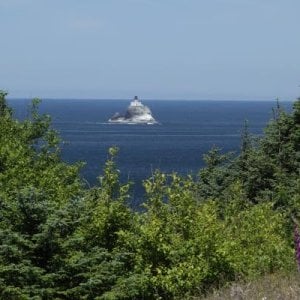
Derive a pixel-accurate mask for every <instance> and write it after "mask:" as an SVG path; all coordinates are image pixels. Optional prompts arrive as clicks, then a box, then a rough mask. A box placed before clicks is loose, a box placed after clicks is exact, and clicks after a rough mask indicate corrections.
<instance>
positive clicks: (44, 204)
mask: <svg viewBox="0 0 300 300" xmlns="http://www.w3.org/2000/svg"><path fill="white" fill-rule="evenodd" d="M5 96H6V94H5V93H4V92H1V93H0V299H5V300H9V299H11V300H18V299H22V300H23V299H34V300H38V299H69V300H74V299H75V300H76V299H192V298H193V297H205V295H207V294H209V295H211V293H212V291H213V290H214V289H216V288H222V287H226V286H228V285H230V283H231V282H235V281H236V282H238V281H239V282H255V281H257V280H260V278H266V276H268V274H269V276H273V275H270V274H277V273H280V274H289V273H290V274H294V273H295V272H296V270H297V260H296V259H295V241H294V238H295V237H296V239H295V240H296V244H297V243H298V244H300V241H299V238H298V240H297V232H298V221H299V220H300V176H299V175H300V100H297V101H295V103H294V109H293V111H292V113H290V114H288V113H286V112H284V111H283V110H282V109H281V108H280V106H278V107H277V108H275V109H274V112H273V119H272V120H271V121H270V123H269V124H268V125H267V127H266V129H265V135H264V136H263V137H262V138H255V137H252V136H251V135H250V134H249V132H248V130H247V124H245V128H244V131H243V136H242V143H241V151H240V154H238V155H233V154H231V153H229V154H223V153H221V152H220V150H219V149H212V150H211V151H210V152H209V153H207V154H206V155H204V160H205V163H206V166H205V167H204V168H203V169H201V170H199V173H198V176H196V177H192V176H185V177H183V176H180V175H178V174H176V173H173V174H164V173H161V172H160V171H159V170H157V171H156V172H155V173H154V174H153V176H152V177H151V178H149V179H147V180H145V181H144V187H145V199H146V200H145V202H144V204H143V209H142V210H141V211H140V212H136V211H133V210H132V209H130V208H129V206H128V202H129V201H130V186H131V183H121V182H120V180H119V175H120V174H119V172H118V169H117V165H116V157H117V152H118V151H117V149H116V148H111V149H109V150H108V159H107V161H106V163H105V165H104V166H103V171H102V173H101V175H100V176H99V183H98V185H97V186H95V187H92V188H87V187H86V186H85V185H84V181H83V180H82V179H81V178H80V175H79V172H80V168H81V167H82V165H81V164H75V165H70V164H66V163H65V162H63V161H62V160H61V158H60V147H59V145H60V139H59V136H58V135H57V133H56V132H55V131H53V130H52V129H51V121H50V117H49V116H47V115H39V113H38V111H37V106H38V101H37V100H33V103H32V107H31V111H30V114H29V117H28V119H26V120H24V121H18V120H16V119H14V118H13V114H12V111H11V109H10V108H9V107H8V106H7V104H6V101H5ZM99 173H100V172H99ZM298 258H299V259H300V245H298ZM274 276H275V275H274ZM269 278H272V277H269ZM193 299H194V298H193ZM197 299H198V298H197Z"/></svg>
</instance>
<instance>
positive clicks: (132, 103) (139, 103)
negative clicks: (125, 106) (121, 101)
mask: <svg viewBox="0 0 300 300" xmlns="http://www.w3.org/2000/svg"><path fill="white" fill-rule="evenodd" d="M130 106H143V104H142V103H141V101H140V100H139V98H138V96H134V99H133V100H132V101H131V103H130Z"/></svg>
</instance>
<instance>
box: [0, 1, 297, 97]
mask: <svg viewBox="0 0 300 300" xmlns="http://www.w3.org/2000/svg"><path fill="white" fill-rule="evenodd" d="M299 12H300V1H299V0H85V1H83V0H6V1H5V0H0V36H1V42H0V89H4V90H6V91H8V92H9V96H10V97H12V98H17V97H29V98H32V97H40V98H89V99H90V98H95V99H129V98H132V97H133V96H134V95H138V96H139V97H140V98H141V99H191V100H193V99H199V100H201V99H203V100H204V99H212V100H274V99H275V98H277V97H278V98H279V99H281V100H294V99H295V98H297V97H299V96H300V87H299V86H300V17H299Z"/></svg>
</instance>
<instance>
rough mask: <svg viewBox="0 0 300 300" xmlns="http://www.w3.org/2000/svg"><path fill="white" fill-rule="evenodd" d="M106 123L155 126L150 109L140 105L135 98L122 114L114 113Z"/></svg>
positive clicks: (155, 122)
mask: <svg viewBox="0 0 300 300" xmlns="http://www.w3.org/2000/svg"><path fill="white" fill-rule="evenodd" d="M108 122H110V123H122V124H157V121H156V120H155V119H154V117H153V116H152V113H151V110H150V108H149V107H148V106H146V105H144V104H142V102H141V101H140V100H139V99H138V97H137V96H135V97H134V99H133V100H132V101H131V102H130V105H129V106H128V108H127V110H126V112H125V113H124V114H120V113H115V114H114V115H113V116H112V117H111V118H110V119H109V120H108Z"/></svg>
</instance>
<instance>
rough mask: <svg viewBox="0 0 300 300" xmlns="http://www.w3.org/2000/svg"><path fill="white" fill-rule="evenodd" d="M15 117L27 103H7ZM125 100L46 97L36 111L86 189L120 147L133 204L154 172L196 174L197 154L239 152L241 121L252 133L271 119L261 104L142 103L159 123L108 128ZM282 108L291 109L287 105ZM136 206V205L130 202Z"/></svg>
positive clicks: (121, 164)
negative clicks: (48, 120) (79, 166)
mask: <svg viewBox="0 0 300 300" xmlns="http://www.w3.org/2000/svg"><path fill="white" fill-rule="evenodd" d="M9 102H10V104H11V105H12V106H13V107H14V109H15V115H16V117H18V118H20V119H22V118H24V117H25V116H26V115H27V107H28V104H29V103H30V101H29V100H25V99H15V100H12V99H11V100H10V101H9ZM129 102H130V101H129V100H128V101H126V100H71V99H68V100H63V99H46V100H43V102H42V104H41V105H40V111H41V112H42V113H47V114H50V115H51V116H52V120H53V127H54V128H55V129H57V130H58V131H59V133H60V134H61V136H62V138H63V140H64V141H65V143H64V144H63V146H62V147H63V149H62V156H63V159H64V160H65V161H68V162H76V161H79V160H80V161H85V162H86V163H87V164H86V166H85V167H84V169H83V170H82V176H84V177H85V179H86V180H87V182H88V183H89V184H90V185H94V184H95V183H96V182H97V179H96V178H97V176H99V175H100V174H101V169H102V167H103V164H104V162H105V160H106V158H107V149H108V148H109V147H111V146H118V147H119V148H120V152H119V157H118V166H119V169H120V171H121V176H122V180H127V179H128V178H129V179H130V180H132V181H134V182H136V186H135V188H134V189H133V194H134V195H133V199H134V200H133V202H134V203H132V204H133V205H136V203H139V202H141V199H140V198H141V197H142V193H143V190H142V187H141V181H142V180H143V179H145V178H147V177H149V176H150V175H151V173H152V172H153V170H155V169H157V168H159V169H161V170H162V171H165V172H173V171H176V172H179V173H181V174H188V173H191V172H193V173H195V172H197V171H198V170H199V169H200V168H201V167H202V166H203V161H202V155H203V154H204V153H205V152H207V151H208V150H209V149H211V148H212V147H213V146H217V147H220V148H222V151H224V152H227V151H237V152H238V151H239V147H240V134H241V130H242V128H243V124H244V121H245V120H248V123H249V130H250V132H251V133H253V134H255V135H259V134H262V133H263V128H264V127H265V125H266V123H267V122H268V120H269V119H270V118H271V117H272V107H275V106H276V103H275V101H274V102H266V101H171V100H168V101H166V100H165V101H158V100H155V101H154V100H153V101H150V100H149V101H143V103H144V104H146V105H148V106H149V107H150V108H151V110H152V112H153V116H154V117H155V118H156V119H157V120H158V121H159V122H160V123H161V124H160V125H121V124H107V120H108V119H109V117H111V116H112V115H113V114H114V113H115V112H117V111H119V112H122V111H124V110H125V109H126V108H127V106H128V105H129ZM282 106H283V107H285V108H286V109H287V110H290V109H291V106H292V103H290V102H284V103H282ZM135 202H136V203H135Z"/></svg>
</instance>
